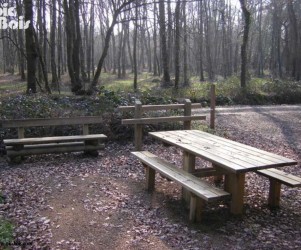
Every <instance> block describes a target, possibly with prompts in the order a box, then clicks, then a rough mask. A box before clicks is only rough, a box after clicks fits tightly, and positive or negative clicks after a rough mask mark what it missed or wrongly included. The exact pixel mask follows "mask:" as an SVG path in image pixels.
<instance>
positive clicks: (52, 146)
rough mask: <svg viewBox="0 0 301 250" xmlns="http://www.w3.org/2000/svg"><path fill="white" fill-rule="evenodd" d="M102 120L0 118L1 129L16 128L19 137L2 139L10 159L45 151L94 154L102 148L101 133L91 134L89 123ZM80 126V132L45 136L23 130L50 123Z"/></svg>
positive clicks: (88, 118) (96, 118)
mask: <svg viewBox="0 0 301 250" xmlns="http://www.w3.org/2000/svg"><path fill="white" fill-rule="evenodd" d="M99 123H102V118H101V117H97V116H82V117H67V118H36V119H18V120H2V121H1V127H2V128H7V129H11V128H16V129H17V132H18V138H14V139H4V140H3V143H4V145H5V149H6V153H7V155H8V157H9V158H11V159H12V160H13V161H14V159H15V158H16V157H19V156H26V155H34V154H45V153H65V152H79V151H84V152H86V153H89V154H91V155H97V154H98V153H97V150H100V149H103V148H104V143H103V142H104V140H105V139H106V138H107V137H106V135H104V134H90V133H89V125H90V124H99ZM70 125H79V126H81V128H82V129H81V130H82V134H80V135H67V136H66V135H64V136H46V137H30V138H25V129H26V128H30V129H31V128H33V127H52V126H70Z"/></svg>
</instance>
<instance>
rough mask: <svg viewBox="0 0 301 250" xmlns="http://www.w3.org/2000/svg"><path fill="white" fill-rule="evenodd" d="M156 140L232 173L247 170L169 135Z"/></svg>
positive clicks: (157, 135)
mask: <svg viewBox="0 0 301 250" xmlns="http://www.w3.org/2000/svg"><path fill="white" fill-rule="evenodd" d="M150 134H153V132H151V133H150ZM155 137H156V138H158V139H160V140H162V141H164V142H166V143H170V144H172V145H176V146H178V147H180V148H182V149H184V150H185V151H187V152H189V153H191V154H195V155H197V156H201V157H202V158H203V159H205V160H209V161H211V162H213V163H215V164H217V165H221V166H223V167H226V168H228V169H229V170H230V171H231V170H234V171H243V170H245V167H244V166H243V165H241V164H237V163H235V162H233V161H229V160H227V159H224V158H222V157H220V156H218V155H215V154H212V153H210V152H207V151H205V150H201V149H199V148H198V147H195V146H193V145H191V144H189V141H186V142H185V141H182V142H180V141H178V140H177V139H174V138H172V137H170V136H169V137H168V136H167V135H160V134H156V136H155Z"/></svg>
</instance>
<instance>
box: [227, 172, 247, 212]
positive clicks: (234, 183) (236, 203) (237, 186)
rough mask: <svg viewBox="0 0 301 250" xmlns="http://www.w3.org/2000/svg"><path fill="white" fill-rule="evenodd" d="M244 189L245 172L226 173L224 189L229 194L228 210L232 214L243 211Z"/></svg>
mask: <svg viewBox="0 0 301 250" xmlns="http://www.w3.org/2000/svg"><path fill="white" fill-rule="evenodd" d="M244 189H245V174H244V173H241V174H227V175H226V176H225V191H227V192H229V193H230V194H231V203H230V210H231V213H232V214H236V215H239V214H242V213H243V203H244V202H243V201H244V199H243V198H244Z"/></svg>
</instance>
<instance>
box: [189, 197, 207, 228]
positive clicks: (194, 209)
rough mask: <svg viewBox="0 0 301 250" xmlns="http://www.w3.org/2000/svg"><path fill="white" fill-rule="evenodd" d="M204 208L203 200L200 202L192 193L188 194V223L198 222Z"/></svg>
mask: <svg viewBox="0 0 301 250" xmlns="http://www.w3.org/2000/svg"><path fill="white" fill-rule="evenodd" d="M204 206H205V202H204V201H203V200H201V199H200V198H199V197H197V196H196V195H194V194H193V193H190V210H189V221H191V222H200V221H201V217H202V210H203V208H204Z"/></svg>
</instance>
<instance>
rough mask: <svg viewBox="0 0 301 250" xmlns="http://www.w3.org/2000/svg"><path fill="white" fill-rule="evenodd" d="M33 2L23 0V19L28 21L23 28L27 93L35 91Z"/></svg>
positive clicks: (35, 61) (35, 56)
mask: <svg viewBox="0 0 301 250" xmlns="http://www.w3.org/2000/svg"><path fill="white" fill-rule="evenodd" d="M32 7H33V4H32V0H24V8H25V21H30V24H29V27H28V28H27V29H26V30H25V39H26V55H27V91H26V92H27V93H28V94H29V93H36V92H37V89H36V66H37V57H38V53H37V45H36V44H35V39H34V28H33V10H32Z"/></svg>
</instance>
